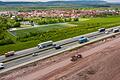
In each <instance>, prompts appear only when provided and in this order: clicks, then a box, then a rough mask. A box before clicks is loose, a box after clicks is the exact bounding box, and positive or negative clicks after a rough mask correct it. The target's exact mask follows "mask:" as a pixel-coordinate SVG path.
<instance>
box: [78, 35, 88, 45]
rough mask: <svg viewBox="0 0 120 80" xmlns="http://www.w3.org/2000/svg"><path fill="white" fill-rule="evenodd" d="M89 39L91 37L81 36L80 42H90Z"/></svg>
mask: <svg viewBox="0 0 120 80" xmlns="http://www.w3.org/2000/svg"><path fill="white" fill-rule="evenodd" d="M88 41H89V39H88V38H86V37H83V36H82V37H80V39H79V43H80V44H81V43H85V42H88Z"/></svg>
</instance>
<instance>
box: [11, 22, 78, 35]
mask: <svg viewBox="0 0 120 80" xmlns="http://www.w3.org/2000/svg"><path fill="white" fill-rule="evenodd" d="M74 26H76V25H74V24H68V23H56V24H49V25H39V26H38V27H33V28H26V29H23V30H16V31H12V33H13V34H14V33H16V36H19V37H21V36H24V35H25V34H28V33H30V32H48V31H51V30H56V29H63V28H67V27H74Z"/></svg>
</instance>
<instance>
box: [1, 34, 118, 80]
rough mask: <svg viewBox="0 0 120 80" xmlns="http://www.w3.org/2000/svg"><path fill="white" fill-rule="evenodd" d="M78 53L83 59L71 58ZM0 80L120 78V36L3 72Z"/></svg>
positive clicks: (106, 79) (93, 79)
mask: <svg viewBox="0 0 120 80" xmlns="http://www.w3.org/2000/svg"><path fill="white" fill-rule="evenodd" d="M76 54H81V55H82V57H83V58H79V59H76V60H73V61H71V57H72V56H74V55H76ZM88 54H91V55H90V56H87V55H88ZM86 56H87V57H86ZM0 80H120V35H117V36H114V38H113V37H111V38H108V39H106V40H101V41H99V42H96V43H93V44H89V45H86V46H84V47H81V48H77V49H74V50H71V51H66V52H64V53H62V54H59V55H56V56H53V57H50V58H47V59H44V60H41V61H38V62H35V63H32V64H29V65H26V66H23V67H20V68H17V69H14V70H12V71H9V72H7V73H4V74H0Z"/></svg>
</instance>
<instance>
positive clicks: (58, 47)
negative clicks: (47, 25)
mask: <svg viewBox="0 0 120 80" xmlns="http://www.w3.org/2000/svg"><path fill="white" fill-rule="evenodd" d="M53 47H54V48H55V49H61V48H62V47H61V46H60V45H56V44H54V45H53Z"/></svg>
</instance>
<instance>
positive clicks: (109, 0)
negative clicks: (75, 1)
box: [0, 0, 120, 2]
mask: <svg viewBox="0 0 120 80" xmlns="http://www.w3.org/2000/svg"><path fill="white" fill-rule="evenodd" d="M0 1H29V2H35V1H42V2H46V1H54V0H0ZM63 1H64V0H63ZM104 1H108V2H120V0H104Z"/></svg>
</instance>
